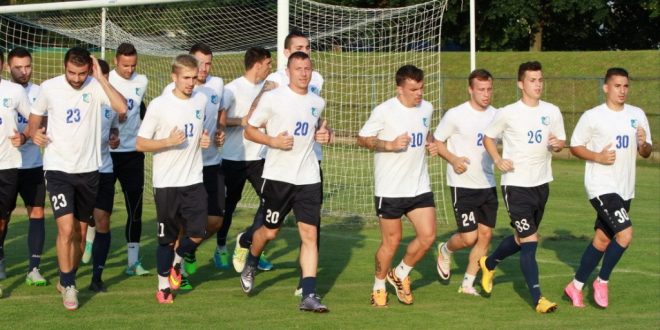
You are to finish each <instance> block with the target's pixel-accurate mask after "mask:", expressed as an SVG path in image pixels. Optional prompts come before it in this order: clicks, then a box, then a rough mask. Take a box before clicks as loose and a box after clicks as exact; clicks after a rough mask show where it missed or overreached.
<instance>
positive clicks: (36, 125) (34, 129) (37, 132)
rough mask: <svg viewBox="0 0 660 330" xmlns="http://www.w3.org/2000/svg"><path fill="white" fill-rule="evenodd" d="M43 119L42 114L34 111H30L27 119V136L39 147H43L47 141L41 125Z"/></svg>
mask: <svg viewBox="0 0 660 330" xmlns="http://www.w3.org/2000/svg"><path fill="white" fill-rule="evenodd" d="M43 119H44V116H40V115H37V114H34V113H31V114H30V118H29V119H28V129H27V137H29V138H31V139H32V142H34V144H36V145H38V146H40V147H45V146H46V144H47V143H48V137H47V136H46V128H45V127H43V126H42V125H41V122H42V121H43Z"/></svg>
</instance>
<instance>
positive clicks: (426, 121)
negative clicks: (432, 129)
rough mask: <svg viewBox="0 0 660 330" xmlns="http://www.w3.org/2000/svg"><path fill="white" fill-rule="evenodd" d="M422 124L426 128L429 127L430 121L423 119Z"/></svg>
mask: <svg viewBox="0 0 660 330" xmlns="http://www.w3.org/2000/svg"><path fill="white" fill-rule="evenodd" d="M422 124H424V127H429V119H428V118H426V117H424V118H422Z"/></svg>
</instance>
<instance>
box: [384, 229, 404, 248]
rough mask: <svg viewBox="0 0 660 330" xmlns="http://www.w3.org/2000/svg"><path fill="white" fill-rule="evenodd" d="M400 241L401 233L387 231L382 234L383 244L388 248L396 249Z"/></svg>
mask: <svg viewBox="0 0 660 330" xmlns="http://www.w3.org/2000/svg"><path fill="white" fill-rule="evenodd" d="M400 242H401V233H389V234H387V235H383V245H385V246H386V247H388V248H393V249H396V248H397V247H398V246H399V243H400Z"/></svg>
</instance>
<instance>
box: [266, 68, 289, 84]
mask: <svg viewBox="0 0 660 330" xmlns="http://www.w3.org/2000/svg"><path fill="white" fill-rule="evenodd" d="M285 77H286V73H285V72H284V70H278V71H275V72H273V73H271V74H269V75H268V77H266V80H268V81H272V82H275V83H277V84H280V85H281V84H282V83H283V82H284V78H285Z"/></svg>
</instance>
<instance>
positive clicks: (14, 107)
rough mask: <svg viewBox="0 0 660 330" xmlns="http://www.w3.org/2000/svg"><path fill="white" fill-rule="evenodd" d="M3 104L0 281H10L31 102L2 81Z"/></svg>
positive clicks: (1, 55) (0, 127) (0, 116)
mask: <svg viewBox="0 0 660 330" xmlns="http://www.w3.org/2000/svg"><path fill="white" fill-rule="evenodd" d="M4 59H5V54H4V53H3V52H2V50H0V64H1V65H4ZM0 102H2V103H0V280H3V279H5V278H7V274H6V270H5V259H4V258H5V249H4V245H5V238H6V237H7V225H8V224H9V218H10V216H11V212H12V211H13V210H14V208H15V207H16V191H17V188H18V171H19V168H21V166H22V165H21V164H22V163H23V160H22V157H21V151H20V150H19V148H20V147H21V146H22V145H23V144H25V141H26V140H27V139H26V137H25V134H23V131H22V130H21V131H19V128H20V127H19V119H21V118H22V119H25V118H27V117H29V116H30V102H29V101H28V96H27V93H26V92H25V90H24V89H23V87H22V86H21V85H19V84H17V83H13V82H11V81H8V80H5V79H2V80H0ZM37 273H38V271H37ZM41 279H43V277H42V278H41ZM44 282H45V280H44Z"/></svg>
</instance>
